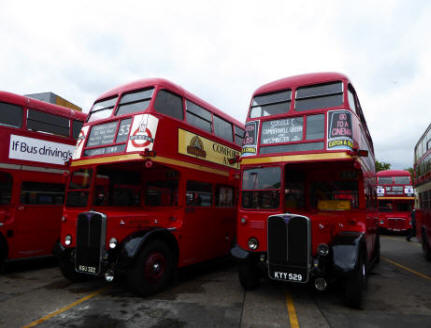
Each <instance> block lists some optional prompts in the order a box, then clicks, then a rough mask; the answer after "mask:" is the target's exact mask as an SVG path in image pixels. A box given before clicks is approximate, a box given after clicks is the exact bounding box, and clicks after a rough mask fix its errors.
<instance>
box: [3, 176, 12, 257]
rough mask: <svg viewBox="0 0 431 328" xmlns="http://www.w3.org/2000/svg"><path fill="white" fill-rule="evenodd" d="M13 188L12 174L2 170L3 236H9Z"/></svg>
mask: <svg viewBox="0 0 431 328" xmlns="http://www.w3.org/2000/svg"><path fill="white" fill-rule="evenodd" d="M12 190H13V178H12V175H11V174H10V173H7V172H0V234H1V235H3V238H7V230H8V226H7V223H6V221H8V220H10V217H11V215H12V213H11V211H12V206H11V201H12ZM1 255H2V254H1V252H0V256H1ZM0 260H1V259H0Z"/></svg>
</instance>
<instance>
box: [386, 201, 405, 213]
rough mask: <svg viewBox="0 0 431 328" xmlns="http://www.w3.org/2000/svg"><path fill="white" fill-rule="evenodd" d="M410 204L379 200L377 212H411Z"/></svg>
mask: <svg viewBox="0 0 431 328" xmlns="http://www.w3.org/2000/svg"><path fill="white" fill-rule="evenodd" d="M412 208H413V207H412V204H411V203H409V202H397V201H393V200H380V201H379V212H388V213H390V212H411V211H412Z"/></svg>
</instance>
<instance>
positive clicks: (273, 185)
mask: <svg viewBox="0 0 431 328" xmlns="http://www.w3.org/2000/svg"><path fill="white" fill-rule="evenodd" d="M280 186H281V168H280V167H264V168H255V169H249V170H245V171H244V173H243V179H242V207H243V208H255V209H274V208H278V207H279V204H280Z"/></svg>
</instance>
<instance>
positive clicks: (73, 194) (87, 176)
mask: <svg viewBox="0 0 431 328" xmlns="http://www.w3.org/2000/svg"><path fill="white" fill-rule="evenodd" d="M92 175H93V170H92V169H80V170H76V171H74V172H72V175H71V177H70V182H69V192H68V193H67V201H66V206H68V207H85V206H87V202H88V195H89V192H88V189H89V188H90V185H91V177H92Z"/></svg>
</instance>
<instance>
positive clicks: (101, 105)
mask: <svg viewBox="0 0 431 328" xmlns="http://www.w3.org/2000/svg"><path fill="white" fill-rule="evenodd" d="M117 98H118V97H114V98H110V99H106V100H102V101H98V102H96V103H95V104H94V105H93V107H92V108H91V110H90V114H89V117H88V122H93V121H97V120H101V119H104V118H107V117H109V116H111V113H112V110H113V109H114V106H115V104H116V103H117Z"/></svg>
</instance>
